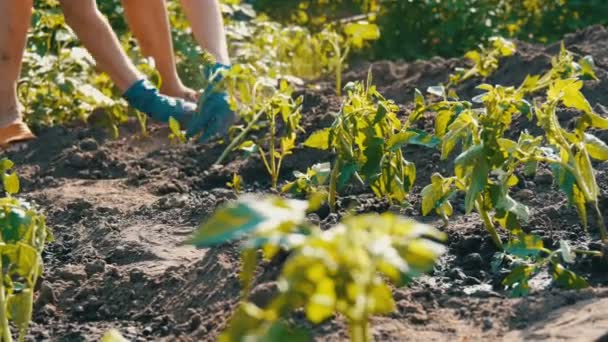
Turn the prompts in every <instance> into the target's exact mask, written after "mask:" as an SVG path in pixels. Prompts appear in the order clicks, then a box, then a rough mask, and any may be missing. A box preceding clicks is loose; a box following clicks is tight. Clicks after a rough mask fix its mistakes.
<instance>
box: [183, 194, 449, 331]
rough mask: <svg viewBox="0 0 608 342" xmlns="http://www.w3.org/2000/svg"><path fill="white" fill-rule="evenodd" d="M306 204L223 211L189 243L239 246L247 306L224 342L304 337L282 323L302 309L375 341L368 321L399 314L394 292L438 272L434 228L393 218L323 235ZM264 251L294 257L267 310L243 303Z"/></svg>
mask: <svg viewBox="0 0 608 342" xmlns="http://www.w3.org/2000/svg"><path fill="white" fill-rule="evenodd" d="M308 207H309V204H308V203H307V202H304V201H298V200H286V199H281V198H278V197H266V198H261V199H260V198H257V197H245V198H241V199H240V200H239V201H238V202H235V203H231V204H228V205H226V206H224V207H223V208H221V209H220V210H218V211H217V212H216V213H215V214H214V215H213V216H212V217H211V218H210V219H209V220H208V221H207V222H206V223H203V224H202V225H201V227H200V229H199V230H198V231H197V233H196V234H195V236H194V237H193V238H192V240H191V242H192V243H193V244H195V245H196V246H197V247H207V246H211V245H215V244H219V243H224V242H226V241H229V240H233V239H237V238H240V239H242V246H243V252H242V258H243V260H242V265H243V266H242V271H241V281H242V288H243V292H244V293H243V295H242V298H243V299H242V301H241V304H240V305H239V309H237V312H236V314H235V315H234V317H233V319H232V321H231V323H230V325H229V328H228V329H227V330H226V331H224V333H223V334H222V335H221V337H220V341H234V340H242V339H245V338H250V339H258V340H265V341H284V340H288V339H294V338H303V337H306V333H305V332H304V331H302V330H301V329H300V330H298V329H290V328H289V327H287V325H286V323H285V320H286V319H288V318H289V317H290V316H291V314H292V313H293V312H295V311H297V310H303V311H304V313H305V315H306V317H307V318H308V320H309V321H311V322H312V323H321V322H323V321H325V320H327V319H329V318H331V317H332V316H334V315H335V314H340V315H342V316H343V317H345V318H346V320H347V321H348V325H349V334H350V338H351V340H352V341H371V340H372V337H371V332H370V327H369V320H370V318H371V316H373V315H377V314H387V313H390V312H392V311H393V310H394V309H395V302H394V299H393V297H392V292H391V288H390V287H389V284H388V281H390V282H391V283H393V284H394V285H396V286H401V285H404V284H406V283H407V282H409V281H410V280H411V279H412V278H413V277H415V276H418V275H420V274H423V273H424V272H427V271H429V270H430V269H432V268H433V265H434V263H435V262H436V260H437V258H438V257H439V256H440V255H441V254H442V253H443V252H444V247H443V246H442V245H441V244H439V243H437V242H436V241H442V240H444V239H445V237H444V235H443V234H442V233H440V232H439V231H437V230H436V229H435V228H433V227H430V226H427V225H424V224H420V223H417V222H415V221H411V220H407V219H405V218H402V217H399V216H395V215H393V214H390V213H386V214H382V215H375V214H367V215H360V216H351V217H348V218H345V219H344V220H343V221H342V222H341V223H340V224H338V225H337V226H335V227H332V228H330V229H329V230H326V231H322V230H321V229H320V228H319V227H317V226H314V225H312V224H310V223H308V222H307V221H306V220H305V217H306V212H307V208H308ZM258 249H261V250H262V256H263V258H264V259H266V260H268V259H272V258H273V257H274V256H275V255H276V253H277V252H278V251H279V250H285V251H288V252H290V253H289V257H288V259H287V261H286V262H285V264H284V265H283V268H282V271H281V274H280V275H279V278H278V293H277V295H276V296H275V297H274V298H273V299H272V300H271V302H270V304H268V306H266V307H258V306H257V305H255V304H253V303H251V302H249V301H247V300H246V298H247V297H248V291H249V289H251V284H252V281H253V279H254V278H255V274H254V271H255V265H256V263H257V259H258V254H257V253H256V251H257V250H258Z"/></svg>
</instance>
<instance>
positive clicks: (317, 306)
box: [306, 278, 336, 324]
mask: <svg viewBox="0 0 608 342" xmlns="http://www.w3.org/2000/svg"><path fill="white" fill-rule="evenodd" d="M335 303H336V292H335V288H334V282H333V280H332V279H331V278H322V279H321V280H319V281H318V282H317V288H316V290H315V293H314V294H313V295H312V296H311V297H310V298H309V299H308V303H307V304H306V317H307V318H308V319H309V320H310V321H311V322H312V323H315V324H318V323H321V322H323V321H324V320H326V319H328V318H330V317H331V316H333V314H334V306H335Z"/></svg>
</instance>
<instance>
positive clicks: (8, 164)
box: [0, 158, 15, 172]
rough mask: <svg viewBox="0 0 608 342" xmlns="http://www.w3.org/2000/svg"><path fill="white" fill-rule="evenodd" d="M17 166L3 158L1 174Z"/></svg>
mask: <svg viewBox="0 0 608 342" xmlns="http://www.w3.org/2000/svg"><path fill="white" fill-rule="evenodd" d="M13 166H15V164H14V163H13V162H12V161H11V160H10V159H8V158H2V159H1V160H0V172H6V171H7V170H10V169H12V168H13Z"/></svg>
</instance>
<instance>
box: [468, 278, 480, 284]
mask: <svg viewBox="0 0 608 342" xmlns="http://www.w3.org/2000/svg"><path fill="white" fill-rule="evenodd" d="M464 284H465V285H479V284H481V280H479V279H477V278H475V277H466V278H465V279H464Z"/></svg>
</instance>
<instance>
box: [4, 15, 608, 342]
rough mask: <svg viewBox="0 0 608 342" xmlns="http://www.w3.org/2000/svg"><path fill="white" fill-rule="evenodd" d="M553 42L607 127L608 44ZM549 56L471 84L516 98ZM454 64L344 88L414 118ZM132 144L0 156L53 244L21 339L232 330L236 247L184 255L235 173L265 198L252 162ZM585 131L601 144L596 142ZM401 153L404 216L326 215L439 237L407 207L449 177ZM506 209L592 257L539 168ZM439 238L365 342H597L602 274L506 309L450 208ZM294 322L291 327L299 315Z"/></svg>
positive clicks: (33, 149) (433, 63)
mask: <svg viewBox="0 0 608 342" xmlns="http://www.w3.org/2000/svg"><path fill="white" fill-rule="evenodd" d="M564 41H565V44H566V47H567V48H568V49H569V50H570V51H572V52H574V53H576V54H578V55H587V54H590V55H592V56H593V57H594V60H595V63H596V65H597V70H596V71H597V76H598V78H599V81H588V82H585V88H584V89H583V91H584V94H585V95H586V96H587V98H588V99H589V101H590V103H591V105H592V106H593V107H594V108H595V109H596V111H597V112H598V113H600V114H602V115H606V114H608V110H606V109H605V107H604V104H606V105H608V30H606V28H604V27H601V26H594V27H590V28H587V29H585V30H582V31H580V32H577V33H575V34H572V35H568V36H566V37H565V39H564ZM558 51H559V44H553V45H550V46H542V45H532V44H527V43H518V52H517V53H516V54H515V55H514V56H512V57H509V58H507V59H505V60H503V61H501V63H500V64H501V66H500V68H499V70H498V71H497V72H495V73H494V74H493V75H492V76H491V77H490V78H489V79H487V80H485V82H487V83H492V84H502V85H516V84H518V83H519V82H521V81H522V80H523V79H524V77H525V76H526V75H527V74H537V73H541V72H543V71H545V70H547V68H548V67H549V66H550V60H551V57H552V56H554V55H555V54H557V53H558ZM464 63H465V62H464V61H463V60H460V59H449V60H445V59H441V58H434V59H431V60H429V61H417V62H413V63H401V62H388V61H381V62H374V63H360V64H357V65H353V66H352V68H351V69H350V71H348V72H347V73H346V74H345V79H346V81H351V80H363V79H365V78H366V75H367V71H368V69H369V68H371V70H372V73H373V75H374V84H376V85H377V86H378V89H379V91H380V92H381V93H382V94H384V95H385V96H386V97H387V98H390V99H393V100H395V101H396V102H397V103H398V104H399V105H400V106H401V108H402V109H403V111H402V113H401V114H402V115H403V114H404V113H405V112H406V110H407V109H408V108H410V107H411V106H412V104H411V101H412V98H413V93H414V89H415V88H419V89H421V90H425V89H426V88H427V87H428V86H431V85H436V84H438V83H440V82H443V81H445V80H446V79H447V76H448V74H449V73H450V72H451V71H452V70H453V69H454V67H456V66H463V65H464ZM480 82H481V80H474V81H469V82H466V83H464V84H463V85H461V86H460V87H459V89H458V93H459V95H461V96H462V97H463V98H465V99H466V98H468V99H470V98H471V97H472V96H474V95H476V94H477V91H476V90H475V86H476V85H477V84H479V83H480ZM317 85H318V87H317V88H316V90H311V89H307V90H301V93H302V94H303V95H304V99H305V100H304V113H303V126H304V128H305V129H306V131H307V134H310V133H311V132H313V131H314V130H315V129H318V128H321V127H325V126H327V125H329V124H331V122H332V121H333V116H332V113H335V112H337V111H338V110H339V106H340V100H339V99H338V98H337V97H336V96H335V95H334V94H333V90H332V85H331V84H330V83H328V82H323V81H320V82H318V84H317ZM578 114H579V113H576V112H573V111H569V110H561V111H560V120H561V121H562V124H564V125H568V124H569V123H570V122H572V121H573V120H574V119H575V118H576V116H577V115H578ZM432 120H433V118H432V117H431V116H430V115H428V116H427V117H425V118H424V120H423V122H422V124H421V125H422V126H424V127H427V128H428V127H432ZM514 126H515V128H514V131H519V130H523V129H529V130H531V131H533V130H535V129H537V128H536V127H534V125H533V124H530V123H529V122H527V121H526V120H518V121H517V122H516V123H515V125H514ZM136 131H137V130H136V125H135V124H130V125H126V126H125V127H122V132H121V136H122V138H120V139H118V140H111V139H109V138H107V136H106V134H105V133H104V131H103V130H101V129H96V128H90V127H72V128H64V127H55V128H49V129H44V130H42V131H40V132H37V135H38V139H37V140H36V141H32V142H28V143H25V144H21V145H17V146H14V147H12V148H11V149H9V150H8V151H6V152H4V154H5V156H7V157H9V158H11V159H12V160H13V161H14V162H15V163H16V165H18V170H17V171H18V172H19V174H20V176H21V178H22V189H23V193H22V197H24V198H26V199H28V200H31V201H33V202H35V203H37V204H38V206H39V207H40V208H42V209H43V210H44V212H45V214H46V215H47V218H48V224H49V226H50V227H52V229H53V232H54V234H55V237H56V241H55V242H53V243H51V244H50V245H49V246H48V248H47V251H46V252H45V254H44V261H45V265H46V269H45V272H44V275H43V280H42V282H41V283H40V286H39V294H38V297H37V299H36V303H35V317H34V322H33V324H32V327H31V329H30V336H29V337H30V338H31V339H33V340H54V341H96V340H99V338H100V336H101V335H102V334H103V333H104V332H105V331H106V330H107V329H109V328H112V327H114V328H117V329H119V330H120V331H121V332H122V333H123V334H124V335H125V337H126V338H128V339H131V340H134V341H149V340H180V341H199V340H214V339H215V338H216V337H217V336H218V334H219V333H220V332H221V331H222V329H223V328H224V327H225V325H226V323H227V321H228V320H229V319H230V317H231V314H232V312H233V310H234V308H235V305H236V303H237V302H238V294H239V285H238V269H239V251H238V248H237V246H236V245H223V246H220V247H217V248H212V249H201V250H197V249H194V248H193V247H190V246H187V245H184V244H183V241H184V240H185V239H186V238H187V237H188V236H189V234H191V233H192V232H193V231H194V230H195V229H196V227H197V224H198V223H199V222H200V221H201V220H204V219H205V218H206V217H208V216H209V215H210V214H211V213H212V212H213V211H214V209H215V208H216V207H217V206H218V205H220V204H222V203H224V202H226V201H228V200H231V199H234V198H235V195H234V194H233V193H232V191H230V190H229V189H227V187H226V185H225V184H226V182H228V181H229V180H230V179H231V177H232V174H233V173H234V172H238V173H239V174H240V175H241V176H242V177H243V180H244V184H245V192H251V193H262V192H267V191H268V190H267V189H268V185H269V181H268V177H266V174H265V170H264V169H263V166H262V163H261V160H260V159H259V158H258V157H249V158H242V157H240V156H236V155H235V156H233V157H232V158H233V160H232V161H230V162H229V163H228V164H227V165H225V166H212V163H213V161H214V160H215V159H216V158H217V157H218V156H219V154H220V153H221V152H222V149H223V146H222V145H220V144H218V143H210V144H207V145H194V144H192V145H190V144H189V145H184V146H173V145H170V144H169V142H168V140H167V138H166V137H167V135H168V132H167V129H166V128H162V127H158V126H153V127H152V128H151V130H150V133H151V136H150V137H149V138H146V139H139V138H134V137H135V136H136V135H137V133H136ZM594 133H596V134H597V136H598V137H599V138H600V139H602V140H603V141H604V142H607V143H608V132H606V131H604V132H594ZM304 138H305V136H303V137H301V140H303V139H304ZM301 140H300V141H301ZM405 152H406V156H407V159H408V160H410V161H413V162H414V163H415V164H416V167H417V172H418V174H417V180H416V186H415V188H414V190H413V191H412V192H411V196H410V202H411V204H412V205H411V206H410V207H408V208H401V207H395V206H389V204H388V203H386V202H385V201H383V200H378V199H376V198H374V196H373V195H372V194H371V193H370V191H369V190H366V189H357V188H352V189H347V190H346V191H345V192H344V193H342V196H340V199H339V201H338V204H339V207H340V208H347V207H353V206H354V208H355V210H356V211H358V212H381V211H386V210H391V211H395V212H399V213H401V214H404V215H406V216H409V217H412V218H414V219H417V220H420V221H422V222H427V223H430V224H434V225H436V226H439V225H440V222H439V220H438V219H437V218H436V217H433V216H429V217H422V215H421V213H420V209H419V208H420V195H419V194H420V190H421V188H422V187H423V186H424V185H426V184H428V182H429V180H430V176H431V174H432V173H434V172H441V173H443V174H449V173H450V171H451V166H450V165H449V163H447V162H443V161H441V160H440V158H439V153H437V152H432V151H429V150H428V149H425V148H420V147H407V148H406V150H405ZM331 157H332V156H331V155H330V154H328V153H325V152H319V151H315V150H311V149H305V148H303V147H298V149H297V150H296V152H295V153H294V155H293V156H291V157H289V158H288V159H286V160H285V164H284V168H283V171H282V177H281V180H282V181H286V180H289V179H290V178H291V173H292V171H294V170H305V169H306V167H307V166H310V165H312V164H314V163H316V162H319V161H330V160H331ZM595 167H596V169H597V170H598V172H597V180H598V184H599V186H600V188H601V195H600V206H601V210H602V212H603V213H608V163H606V162H604V163H596V165H595ZM513 196H514V197H515V198H517V199H519V200H520V201H522V202H523V203H524V204H526V205H528V206H529V207H530V209H531V211H532V220H531V221H530V222H529V223H528V224H527V225H526V227H525V228H526V229H527V230H528V231H530V232H532V233H534V234H537V235H540V236H541V237H543V241H544V243H545V244H546V245H548V246H550V247H555V246H556V245H558V244H559V240H560V239H567V240H570V241H571V242H572V244H573V245H574V246H577V247H582V248H590V249H601V248H603V247H602V245H601V244H600V243H599V240H598V236H597V231H596V230H595V229H594V227H591V230H590V232H589V233H585V232H584V231H583V229H582V227H581V225H580V223H579V219H578V217H577V215H576V212H575V210H574V209H573V208H572V207H570V206H569V205H568V204H567V202H566V199H565V197H564V196H563V195H562V194H561V193H560V192H559V191H558V190H557V189H556V187H555V186H554V185H553V184H552V178H551V176H550V175H549V173H548V171H547V170H540V172H539V173H538V174H537V175H536V176H534V177H532V178H529V179H524V180H523V181H522V182H520V184H519V185H518V186H517V188H516V189H514V194H513ZM343 213H344V211H343V210H341V211H339V212H338V213H337V214H330V213H329V212H328V211H327V210H321V211H319V212H318V213H316V214H312V215H311V219H313V220H318V221H319V222H320V223H321V225H322V226H329V225H331V224H333V223H335V222H337V220H338V219H339V218H340V216H341V215H342V214H343ZM444 230H445V231H446V232H447V234H448V236H449V240H448V242H447V246H448V250H449V252H448V253H447V254H446V255H445V256H444V257H442V259H441V261H440V262H439V264H438V265H437V267H436V270H435V271H434V272H433V273H432V274H430V275H426V276H423V277H421V278H419V279H417V280H416V281H414V282H413V283H412V284H411V286H409V287H405V288H399V289H395V290H394V295H395V300H396V303H397V310H396V312H394V313H393V314H390V315H387V316H382V317H376V318H374V319H373V331H374V336H375V337H376V338H377V339H378V340H382V341H385V340H394V341H403V340H423V339H427V340H455V339H459V340H487V339H499V340H500V339H502V340H508V341H516V340H524V339H525V340H544V339H547V338H550V339H553V340H560V339H561V340H564V339H571V338H573V339H577V340H585V341H595V340H597V341H600V340H607V339H608V321H607V320H606V317H608V305H606V304H607V301H608V266H607V265H608V263H607V262H606V260H598V259H591V258H582V259H581V260H580V261H578V262H577V263H576V264H575V265H574V266H573V268H574V270H575V271H576V272H578V273H579V274H582V275H584V276H586V277H587V278H588V280H589V282H590V284H591V287H590V288H588V289H585V290H581V291H565V290H561V289H558V288H555V287H553V286H552V285H550V281H549V280H550V276H549V275H548V274H541V275H540V276H538V277H536V278H535V280H534V284H533V291H532V293H531V295H530V296H529V297H527V298H519V299H512V298H508V296H507V293H506V292H505V291H504V290H503V289H502V288H501V285H500V282H501V280H502V279H503V278H504V276H505V275H506V270H501V271H499V272H492V271H491V268H490V261H491V258H492V255H493V254H494V253H495V252H496V250H495V248H494V246H493V245H492V242H491V240H490V238H489V237H488V236H487V234H486V233H485V231H484V228H483V226H482V223H481V221H480V219H479V218H478V217H477V215H476V214H472V215H467V216H465V215H464V208H463V205H462V201H456V203H455V215H454V217H453V218H452V219H451V220H450V224H449V225H448V226H447V227H446V228H445V229H444ZM279 269H280V261H275V262H273V263H270V264H265V265H262V266H261V267H260V268H259V274H260V275H259V277H258V278H259V279H258V281H257V285H256V287H255V289H254V291H253V300H254V301H255V302H256V303H264V302H265V301H267V300H268V297H269V296H270V295H271V294H272V292H273V288H274V287H273V285H274V284H273V283H272V281H271V280H272V279H273V278H274V277H275V276H276V275H277V272H278V270H279ZM295 319H296V320H297V321H298V322H300V321H303V320H302V317H301V315H299V314H296V315H295ZM573 322H574V323H573ZM581 327H584V328H581ZM312 329H313V330H312V331H313V333H314V335H315V338H316V339H319V340H343V339H345V338H347V335H346V329H345V325H344V322H343V321H342V320H341V319H339V318H336V319H333V320H330V321H329V322H326V323H324V324H322V325H319V326H316V327H314V328H312Z"/></svg>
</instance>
